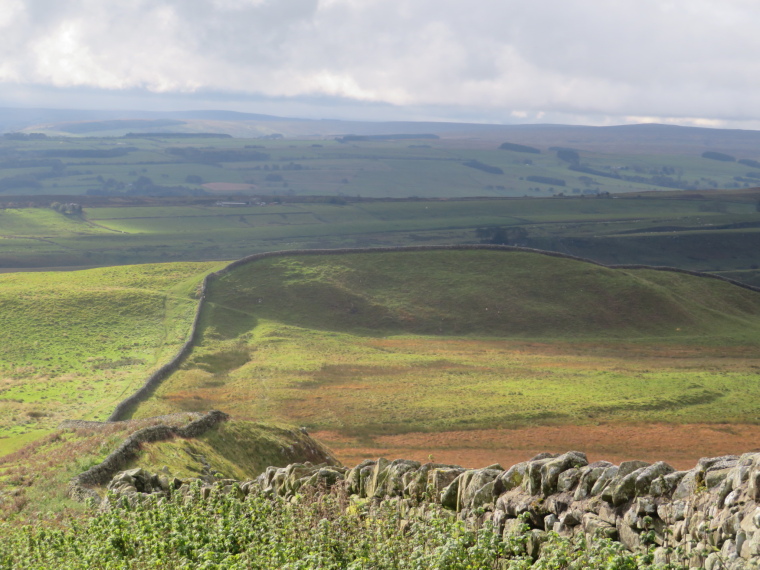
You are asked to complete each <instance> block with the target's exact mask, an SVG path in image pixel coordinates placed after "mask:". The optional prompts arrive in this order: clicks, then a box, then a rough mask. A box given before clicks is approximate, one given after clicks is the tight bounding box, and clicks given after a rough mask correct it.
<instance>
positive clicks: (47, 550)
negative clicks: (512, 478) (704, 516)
mask: <svg viewBox="0 0 760 570" xmlns="http://www.w3.org/2000/svg"><path fill="white" fill-rule="evenodd" d="M111 503H112V508H111V510H110V511H108V512H104V513H99V514H95V515H92V516H90V517H87V518H84V519H79V518H74V519H69V520H66V521H64V524H62V525H61V526H60V527H59V528H55V527H53V528H51V527H50V526H47V525H38V526H37V527H29V526H25V527H12V526H8V525H2V523H0V525H2V526H0V532H2V533H3V537H4V540H3V541H2V542H0V568H8V569H11V568H13V569H16V568H51V567H55V568H61V569H74V568H83V569H84V568H87V569H89V568H114V567H129V568H155V567H161V568H176V569H179V568H208V569H210V568H229V569H234V568H240V569H243V568H278V569H280V568H288V569H307V568H324V569H339V568H351V569H355V570H359V569H370V568H372V569H378V570H379V569H397V568H410V569H411V568H435V569H441V570H444V569H445V570H460V569H461V570H464V569H467V568H500V569H505V570H528V569H531V568H535V569H539V568H541V569H544V570H554V569H556V570H560V569H568V570H570V569H581V568H599V569H609V570H613V569H614V570H629V569H630V570H634V569H642V570H643V569H646V568H652V567H653V565H652V556H651V554H645V555H634V554H630V553H628V552H626V551H625V550H624V548H623V547H622V546H621V545H619V544H615V543H612V542H610V541H608V540H605V541H599V542H598V543H594V544H593V545H590V546H587V545H586V544H584V543H583V541H581V540H577V541H570V540H564V539H561V538H559V537H558V536H557V535H556V534H551V535H550V538H549V539H548V541H547V542H546V543H545V544H544V545H543V547H542V557H541V558H540V559H539V561H538V562H536V563H534V560H533V558H532V557H531V556H529V555H528V553H527V550H528V549H527V547H526V545H527V544H528V542H529V541H530V538H531V537H530V535H529V532H528V530H527V525H525V526H524V529H522V531H521V532H520V531H518V532H517V533H515V534H514V535H508V536H507V537H506V538H505V539H503V538H502V537H501V536H500V535H499V534H498V533H496V532H494V531H493V529H492V527H491V526H490V524H486V525H485V526H484V527H483V528H481V529H479V530H468V529H466V528H465V527H464V526H463V524H462V523H461V522H457V521H456V520H454V519H452V517H451V516H450V515H449V514H447V513H445V512H443V511H433V512H431V513H430V515H429V516H428V517H426V519H425V520H422V519H416V520H414V519H413V520H412V521H411V524H408V530H407V531H406V532H400V530H399V529H400V528H401V526H402V518H403V517H402V511H401V510H400V508H395V507H394V506H392V505H385V506H383V507H379V508H371V507H370V505H369V504H367V503H361V502H350V501H349V499H348V498H347V497H346V496H345V495H342V494H340V493H333V494H328V495H323V496H319V497H317V496H314V495H311V496H309V495H306V496H302V497H300V498H299V500H297V501H295V502H288V501H285V500H284V499H280V498H275V499H271V498H267V497H265V496H263V495H261V494H258V493H256V492H253V493H251V494H250V495H248V496H247V497H246V498H245V499H243V500H241V499H238V498H237V497H236V496H233V494H232V493H230V494H223V493H220V492H214V493H212V494H211V496H210V497H209V498H208V499H206V500H204V499H201V497H200V489H196V490H195V492H194V494H193V495H191V498H190V500H187V499H186V498H185V496H184V495H182V494H180V493H175V494H174V495H173V496H172V498H171V499H170V500H169V501H165V502H163V503H162V504H161V505H158V506H154V507H151V506H147V505H146V506H144V507H140V508H133V507H130V506H129V503H127V502H126V501H125V502H123V503H121V504H120V503H119V501H118V500H116V499H111ZM406 522H407V523H409V522H410V521H406Z"/></svg>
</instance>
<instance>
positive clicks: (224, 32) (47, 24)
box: [0, 0, 760, 125]
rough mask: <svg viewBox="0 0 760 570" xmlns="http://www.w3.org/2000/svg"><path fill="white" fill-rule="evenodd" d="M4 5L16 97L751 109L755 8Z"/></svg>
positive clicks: (615, 2) (704, 112) (3, 45)
mask: <svg viewBox="0 0 760 570" xmlns="http://www.w3.org/2000/svg"><path fill="white" fill-rule="evenodd" d="M0 7H1V8H2V9H0V53H1V54H2V58H0V90H5V91H7V92H8V93H11V92H13V89H21V88H23V87H24V86H37V87H43V88H48V89H49V92H50V93H53V92H55V90H56V89H63V90H65V89H81V88H87V89H91V90H102V91H105V92H110V93H122V92H123V93H128V92H132V93H134V92H139V91H142V92H145V93H157V94H163V95H165V96H168V97H172V96H178V95H179V96H188V95H189V96H191V98H192V96H198V97H201V96H204V97H207V96H208V94H209V93H217V94H227V95H228V96H232V95H234V96H235V97H238V98H245V97H253V98H259V99H262V100H267V99H268V100H272V99H278V98H279V99H283V100H284V99H296V100H301V101H304V100H308V99H310V98H311V99H314V98H319V99H322V100H323V102H324V101H328V102H330V104H329V105H326V107H332V108H336V109H337V108H338V107H340V106H341V105H342V104H345V103H346V102H348V103H351V102H356V103H360V104H370V105H384V106H391V107H397V108H407V109H409V108H413V109H418V110H420V112H421V113H422V114H425V111H424V110H425V109H428V111H427V114H438V115H441V114H443V115H444V116H452V118H453V116H454V115H458V116H471V115H473V114H474V115H477V116H478V117H482V118H483V119H484V120H485V119H488V118H490V119H491V120H494V121H495V122H507V121H510V120H514V121H520V122H524V121H538V120H544V119H545V118H546V117H555V116H559V115H565V116H575V117H596V119H595V120H597V121H600V120H604V117H608V118H611V120H623V121H626V120H630V121H635V120H646V119H652V120H671V121H676V122H677V121H679V120H682V121H683V122H692V123H697V124H699V123H700V122H701V123H703V124H706V125H709V124H721V123H726V122H733V123H735V122H739V123H741V122H742V121H748V122H749V121H754V120H755V119H758V116H757V110H758V109H759V108H760V57H758V56H759V55H760V34H757V32H756V30H755V27H756V25H755V23H756V22H758V21H760V3H758V2H756V1H755V0H532V1H531V2H525V1H524V0H520V1H517V0H471V1H470V2H463V1H462V0H119V1H118V2H117V1H114V0H67V1H66V2H61V1H60V0H0ZM50 88H52V89H50ZM233 98H234V97H233ZM430 109H432V111H431V110H430ZM435 109H437V111H435ZM473 110H477V112H476V113H475V112H474V111H473Z"/></svg>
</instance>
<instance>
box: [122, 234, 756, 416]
mask: <svg viewBox="0 0 760 570" xmlns="http://www.w3.org/2000/svg"><path fill="white" fill-rule="evenodd" d="M469 250H483V251H504V252H523V253H535V254H540V255H546V256H548V257H556V258H560V259H571V260H574V261H581V262H584V263H591V264H593V265H597V266H599V267H606V268H609V269H623V270H625V269H649V270H654V271H672V272H676V273H685V274H687V275H693V276H695V277H708V278H711V279H717V280H719V281H725V282H726V283H730V284H732V285H736V286H737V287H742V288H744V289H749V290H750V291H755V292H760V287H755V286H753V285H748V284H746V283H742V282H741V281H736V280H734V279H730V278H728V277H723V276H721V275H713V274H711V273H702V272H699V271H691V270H688V269H679V268H677V267H667V266H655V265H605V264H603V263H599V262H597V261H593V260H591V259H585V258H583V257H577V256H574V255H569V254H566V253H560V252H556V251H546V250H542V249H533V248H528V247H518V246H510V245H490V244H469V245H468V244H464V245H418V246H416V245H413V246H393V247H371V248H341V249H293V250H286V251H269V252H264V253H255V254H253V255H249V256H247V257H243V258H242V259H238V260H236V261H233V262H232V263H230V264H228V265H227V266H225V267H223V268H222V269H220V270H219V271H216V272H214V273H209V274H208V275H207V276H206V277H205V278H204V279H203V282H202V284H201V287H200V295H199V299H198V305H197V307H196V310H195V317H194V318H193V323H192V326H191V328H190V332H189V334H188V337H187V340H186V341H185V343H184V344H183V345H182V347H181V348H180V349H179V351H178V352H177V353H176V354H175V355H174V356H173V357H172V359H171V360H169V362H167V363H166V364H164V365H163V366H161V367H160V368H159V369H158V370H156V371H155V372H153V373H152V374H151V375H150V376H148V378H147V379H146V380H145V382H144V383H143V385H142V386H141V387H140V388H139V389H138V390H137V391H136V392H134V393H133V394H131V395H130V396H128V397H127V398H125V399H124V400H122V401H121V402H119V403H118V404H117V405H116V408H115V409H114V411H113V412H112V413H111V415H110V416H109V417H108V420H107V421H109V422H115V421H120V420H123V419H124V418H125V416H126V415H127V414H128V412H129V411H130V410H132V409H133V408H134V407H135V406H136V405H137V404H139V403H141V402H143V401H144V400H145V399H147V398H148V397H149V396H150V394H151V393H152V392H153V391H154V390H155V389H156V388H157V387H158V386H159V385H160V384H161V382H162V381H163V380H164V379H165V378H166V377H168V376H169V375H170V374H172V373H173V372H175V371H176V370H177V369H178V368H179V367H180V365H181V364H182V362H183V361H184V360H185V358H187V356H188V355H189V354H190V353H191V352H192V349H193V347H194V346H195V344H196V342H197V341H198V337H199V334H200V332H199V329H200V326H199V325H200V321H201V314H202V312H203V309H204V306H205V301H206V296H207V294H208V289H209V285H210V284H211V282H212V281H213V280H215V279H218V278H220V277H222V276H224V275H226V274H227V273H229V272H231V271H233V270H234V269H236V268H238V267H241V266H243V265H247V264H249V263H252V262H254V261H258V260H260V259H267V258H270V257H291V256H300V255H346V254H356V253H387V252H414V251H469Z"/></svg>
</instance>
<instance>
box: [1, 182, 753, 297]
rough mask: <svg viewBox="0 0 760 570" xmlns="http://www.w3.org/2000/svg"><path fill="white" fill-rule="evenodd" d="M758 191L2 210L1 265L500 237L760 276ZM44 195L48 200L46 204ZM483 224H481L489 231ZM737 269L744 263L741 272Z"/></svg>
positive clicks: (597, 255)
mask: <svg viewBox="0 0 760 570" xmlns="http://www.w3.org/2000/svg"><path fill="white" fill-rule="evenodd" d="M757 200H758V195H756V194H755V193H753V192H744V193H741V192H734V193H731V192H727V191H724V192H716V193H710V194H661V195H654V196H653V195H651V194H649V195H644V196H636V197H628V198H624V197H619V198H611V199H606V198H551V199H535V198H515V199H483V200H403V201H377V200H370V201H356V200H354V201H344V202H343V203H325V200H324V199H321V200H310V199H293V200H292V201H290V200H289V201H281V202H280V203H276V202H270V203H266V205H261V204H262V203H261V202H254V204H258V205H248V206H242V207H234V208H231V207H219V206H215V202H214V201H213V200H212V201H208V200H204V201H198V202H193V201H192V200H188V201H185V202H184V203H182V202H181V201H180V202H179V203H178V202H177V201H174V200H172V199H168V198H167V199H152V200H150V201H148V200H146V201H145V203H144V204H140V203H139V201H137V203H136V204H134V205H129V203H126V204H120V205H118V206H117V205H116V204H117V203H118V202H116V203H113V204H110V203H109V201H108V200H107V201H105V203H102V204H95V205H92V206H88V205H86V204H85V208H84V211H83V213H82V214H81V215H65V214H61V213H58V212H56V211H53V210H50V209H48V208H46V207H37V208H11V209H5V210H0V269H2V268H6V269H10V268H13V269H19V268H29V269H31V268H58V267H67V266H68V267H71V266H74V267H93V266H109V265H124V264H138V263H157V262H169V261H203V260H224V259H235V258H240V257H244V256H246V255H250V254H252V253H257V252H262V251H275V250H287V249H304V248H306V249H330V248H336V247H371V246H385V245H414V244H425V243H429V244H446V243H477V242H479V241H488V240H489V239H492V238H493V237H494V235H495V234H493V233H488V232H490V231H491V230H496V231H498V232H501V233H500V234H498V235H500V236H501V238H499V239H501V243H504V242H506V243H510V244H513V245H522V246H527V247H534V248H537V249H546V250H554V251H560V252H563V253H570V254H573V255H577V256H580V257H585V258H589V259H594V260H596V261H599V262H602V263H607V264H630V263H637V264H648V265H668V266H677V267H682V268H688V269H698V270H701V271H718V272H725V271H730V272H734V273H732V274H734V275H738V276H740V277H741V279H742V280H746V281H748V282H750V283H754V282H757V280H758V277H757V273H756V271H757V269H758V266H759V265H760V259H758V256H757V251H760V233H758V231H757V230H758V227H759V226H760V214H758V213H757V209H756V208H757V207H756V202H757ZM46 204H47V203H46ZM484 229H485V230H487V231H486V235H484V234H483V233H482V232H483V230H484ZM736 272H741V273H736Z"/></svg>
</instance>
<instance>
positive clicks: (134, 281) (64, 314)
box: [0, 263, 219, 455]
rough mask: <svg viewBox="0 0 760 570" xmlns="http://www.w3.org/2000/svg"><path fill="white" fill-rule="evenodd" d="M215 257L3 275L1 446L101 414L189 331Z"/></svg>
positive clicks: (8, 447)
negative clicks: (65, 422)
mask: <svg viewBox="0 0 760 570" xmlns="http://www.w3.org/2000/svg"><path fill="white" fill-rule="evenodd" d="M218 266H219V264H213V263H183V264H166V265H145V266H124V267H114V268H104V269H95V270H88V271H76V272H66V273H9V274H4V275H0V314H1V315H2V322H3V342H2V343H0V455H2V454H3V453H7V452H9V451H12V450H13V449H15V448H17V447H18V446H20V445H21V444H23V443H24V442H26V441H28V440H29V439H30V437H33V436H35V435H39V434H41V433H46V432H49V431H50V430H51V429H52V428H54V427H55V426H56V425H57V424H58V423H59V422H60V421H62V420H64V419H77V418H92V419H102V418H104V417H106V416H108V414H110V412H111V411H112V408H113V407H114V406H115V404H116V403H117V402H118V401H119V400H121V399H122V398H124V397H125V396H126V395H127V394H129V393H130V392H131V391H133V390H134V389H136V388H137V386H139V385H140V384H141V383H142V382H143V381H144V378H145V376H146V375H147V373H148V372H149V371H150V370H151V369H153V368H154V367H156V366H158V365H161V364H163V363H164V362H165V361H166V360H168V358H170V357H171V355H172V354H173V353H174V352H175V351H176V350H177V349H178V347H179V346H180V345H181V344H182V343H183V342H184V341H185V339H186V337H187V334H188V330H189V325H190V323H191V322H192V318H193V316H194V313H195V309H196V306H197V303H198V299H197V297H196V289H197V286H198V284H199V283H200V281H201V279H202V278H203V276H204V275H205V274H206V273H208V272H209V271H211V270H213V269H215V268H217V267H218Z"/></svg>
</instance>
